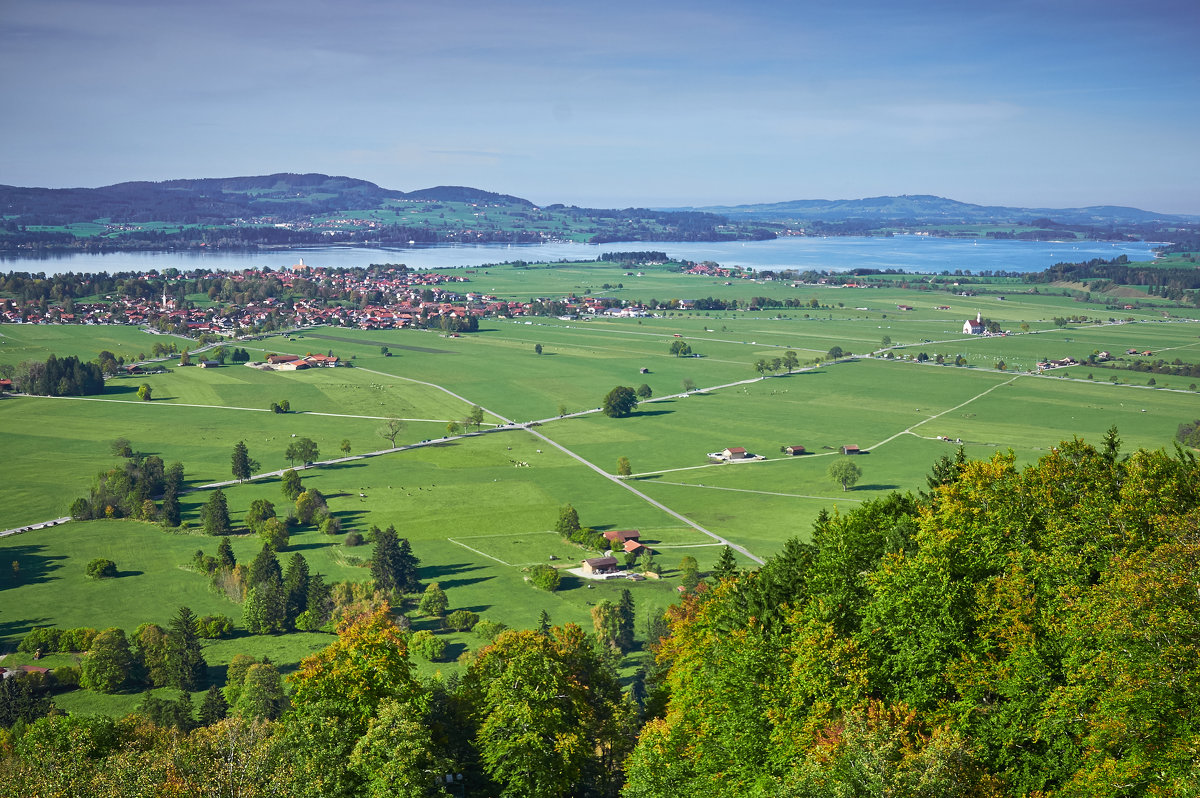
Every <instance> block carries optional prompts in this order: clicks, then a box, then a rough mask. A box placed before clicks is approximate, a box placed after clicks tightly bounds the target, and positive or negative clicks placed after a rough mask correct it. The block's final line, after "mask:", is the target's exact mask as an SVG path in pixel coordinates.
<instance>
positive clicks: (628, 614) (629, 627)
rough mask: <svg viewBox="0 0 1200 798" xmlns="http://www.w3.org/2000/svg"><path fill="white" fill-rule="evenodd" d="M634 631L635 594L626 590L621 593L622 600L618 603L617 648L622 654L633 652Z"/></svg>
mask: <svg viewBox="0 0 1200 798" xmlns="http://www.w3.org/2000/svg"><path fill="white" fill-rule="evenodd" d="M634 630H635V618H634V604H633V593H631V592H630V591H629V589H628V588H625V589H624V590H622V591H621V600H620V601H619V602H618V603H617V648H619V649H620V650H621V651H622V652H629V651H632V650H633V637H634Z"/></svg>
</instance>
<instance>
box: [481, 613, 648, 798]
mask: <svg viewBox="0 0 1200 798" xmlns="http://www.w3.org/2000/svg"><path fill="white" fill-rule="evenodd" d="M464 686H465V688H466V690H467V691H468V693H469V694H471V695H473V696H477V699H476V705H477V707H478V713H479V718H480V725H479V727H478V733H477V734H476V740H477V745H478V750H479V754H480V756H481V757H482V759H483V765H484V769H485V770H486V771H487V773H488V775H489V776H490V777H491V778H492V779H493V780H495V781H496V783H497V784H498V785H499V786H500V791H499V793H498V794H499V795H500V796H504V798H516V797H517V796H521V798H557V796H563V795H571V794H575V793H576V791H577V785H584V784H586V785H588V787H589V788H591V790H592V791H594V793H595V794H597V795H616V794H617V793H618V791H619V789H620V785H621V782H622V780H623V774H622V771H621V763H622V762H623V761H624V759H625V756H626V754H627V752H628V751H629V748H630V747H631V741H632V738H631V735H630V734H629V732H628V729H629V723H630V720H631V713H632V707H631V705H630V704H629V703H628V702H627V701H626V700H625V699H624V697H623V695H622V692H621V686H620V682H619V681H618V680H617V678H616V676H615V674H614V673H613V672H612V670H611V669H610V668H609V666H608V665H607V663H606V662H605V660H604V659H603V658H601V656H600V655H599V654H598V653H597V652H596V651H595V649H594V648H593V646H592V643H591V640H590V639H589V636H588V635H585V634H584V633H583V630H581V629H580V628H579V627H578V626H574V625H569V626H566V627H562V628H556V629H554V630H551V632H550V634H547V635H542V634H539V633H537V632H532V631H520V632H518V631H507V632H503V633H501V634H500V635H499V636H497V638H496V640H495V642H494V643H493V644H492V645H490V646H488V647H486V648H485V649H483V651H481V652H480V655H479V658H478V659H477V660H476V662H475V664H474V665H472V666H471V667H470V669H469V670H468V673H467V676H466V677H465V679H464Z"/></svg>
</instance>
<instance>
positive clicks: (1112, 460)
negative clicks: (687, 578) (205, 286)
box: [0, 430, 1200, 798]
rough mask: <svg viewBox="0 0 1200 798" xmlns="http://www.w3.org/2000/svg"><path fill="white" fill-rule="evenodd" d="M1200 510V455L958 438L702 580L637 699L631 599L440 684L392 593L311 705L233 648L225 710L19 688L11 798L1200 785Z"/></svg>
mask: <svg viewBox="0 0 1200 798" xmlns="http://www.w3.org/2000/svg"><path fill="white" fill-rule="evenodd" d="M1198 522H1200V468H1198V466H1197V463H1196V460H1195V457H1194V455H1193V454H1192V453H1191V452H1189V451H1186V450H1176V452H1175V453H1174V454H1173V455H1168V454H1167V453H1165V452H1163V451H1146V450H1139V451H1136V452H1133V453H1131V454H1126V453H1123V452H1122V451H1121V450H1120V442H1119V439H1118V438H1117V434H1116V431H1115V430H1112V431H1110V433H1109V435H1108V436H1107V438H1106V439H1105V440H1104V441H1103V442H1102V443H1101V444H1100V445H1099V446H1098V447H1094V446H1092V445H1089V444H1087V443H1084V442H1082V441H1079V440H1074V441H1068V442H1064V443H1062V444H1060V445H1059V446H1058V447H1057V448H1055V449H1053V450H1052V451H1051V453H1050V454H1047V455H1045V456H1044V457H1042V458H1041V460H1040V461H1038V462H1037V463H1036V464H1034V465H1031V466H1029V467H1027V468H1025V469H1018V468H1017V467H1016V465H1015V462H1014V458H1013V457H1012V456H1011V455H1005V454H997V455H995V456H994V457H992V458H991V459H989V460H979V461H968V460H966V459H965V458H963V457H961V456H960V457H959V458H957V459H955V458H949V457H945V458H943V459H942V460H941V461H939V462H938V463H936V464H935V465H934V467H933V470H932V472H931V474H930V475H929V478H928V490H927V491H923V492H922V493H921V494H920V495H915V496H914V495H901V494H893V495H891V496H889V497H887V498H885V499H880V500H875V501H871V502H867V503H865V504H863V505H862V506H861V507H858V508H856V509H854V510H852V511H849V512H847V513H845V514H838V513H834V514H822V516H821V517H820V518H819V519H818V521H817V523H816V526H815V529H814V530H813V535H812V542H811V543H803V542H800V540H799V539H798V538H797V539H794V540H793V541H791V542H790V543H789V544H788V545H787V546H786V547H785V549H784V551H783V552H782V553H781V554H780V555H778V556H776V557H774V558H772V559H771V560H769V561H768V562H767V564H766V565H765V566H764V567H762V568H761V569H760V570H758V571H755V572H741V573H737V572H734V573H731V574H728V575H726V576H724V578H715V577H714V578H710V581H709V582H708V583H705V584H702V585H701V586H699V587H698V588H697V589H696V590H694V591H693V592H691V593H690V594H689V595H687V596H686V597H684V598H683V600H682V601H681V603H680V604H678V605H675V606H674V607H673V608H672V609H671V610H670V611H669V612H668V614H667V618H666V619H665V620H666V623H662V624H659V623H655V622H653V621H652V626H653V627H655V628H654V633H653V634H651V635H650V638H651V640H656V641H657V642H655V643H654V644H653V648H654V649H655V652H656V657H655V662H654V664H653V665H652V667H650V668H649V669H647V671H645V672H643V673H640V674H639V675H638V677H637V678H636V679H635V680H634V683H633V684H632V685H630V686H629V687H628V689H623V688H622V685H621V682H620V681H619V680H618V678H617V676H616V673H615V671H614V669H613V665H612V662H613V658H612V656H611V650H612V649H611V648H610V646H611V643H612V641H613V639H614V636H615V635H618V634H619V633H620V630H613V629H608V628H607V627H606V623H607V622H608V620H607V616H606V615H605V614H604V613H600V614H597V615H596V620H597V623H596V627H597V628H596V633H595V634H592V632H591V630H583V629H580V628H579V627H577V626H574V625H565V626H562V627H551V626H549V625H548V624H546V625H544V626H543V628H541V629H537V630H529V631H520V630H510V631H504V632H502V633H500V634H499V635H498V636H497V637H496V638H495V640H494V642H493V643H492V644H491V645H489V646H486V647H484V648H483V649H482V650H480V651H479V652H478V653H477V654H475V655H474V656H473V658H472V660H471V661H470V663H469V664H468V667H467V669H466V672H465V676H463V677H462V678H461V679H460V678H457V677H456V678H451V679H446V680H439V679H433V680H430V681H427V682H422V681H420V680H419V679H417V678H416V677H415V675H414V671H413V667H412V665H411V664H410V662H409V655H408V651H409V647H410V637H409V634H408V633H407V631H406V630H404V629H401V628H400V627H399V626H397V625H396V624H395V623H394V622H393V620H392V618H393V616H392V615H391V614H390V613H389V612H388V611H387V608H386V607H385V608H384V609H381V610H378V611H376V612H374V613H373V614H367V615H364V616H362V617H360V618H359V619H357V620H355V621H352V622H349V623H347V625H345V626H344V627H343V629H342V631H341V633H340V635H339V637H338V640H337V641H336V642H335V643H334V644H333V645H331V646H330V647H329V648H327V649H326V650H324V651H323V652H321V653H319V654H317V655H315V656H313V657H310V658H309V659H307V660H305V661H304V663H302V665H301V667H300V669H299V670H298V671H297V672H296V673H294V674H292V675H291V676H289V677H288V679H287V681H288V682H289V683H290V690H289V693H290V695H289V696H287V697H285V696H284V694H283V693H282V691H281V690H280V689H279V688H280V680H279V675H278V672H277V671H275V669H274V668H273V666H272V665H271V664H270V663H269V662H241V663H237V667H234V666H231V667H230V671H229V677H228V683H227V684H226V686H225V689H224V691H223V693H222V694H221V695H220V696H218V692H219V691H217V690H216V689H213V690H212V691H210V698H211V700H209V699H206V701H205V703H204V706H203V707H202V708H201V712H200V720H199V721H197V719H196V717H195V716H194V715H193V714H192V708H191V706H190V704H188V705H187V706H186V707H183V709H182V710H181V709H180V708H179V707H176V708H174V709H172V708H169V707H165V706H163V705H161V704H160V705H157V706H156V707H151V709H154V710H155V711H152V712H148V713H146V714H149V715H152V716H154V717H156V719H157V723H156V722H154V721H151V720H149V719H147V718H146V717H145V716H143V715H131V716H129V717H127V718H124V719H120V720H113V719H111V718H106V717H87V716H79V715H72V716H64V715H61V714H56V713H54V712H53V710H52V708H51V707H50V706H49V705H48V702H47V701H46V700H45V699H44V698H43V697H41V696H39V695H38V694H37V692H36V690H33V689H25V691H24V692H22V693H20V694H18V692H17V691H16V690H14V689H13V688H12V687H11V686H10V683H14V680H12V679H10V680H8V681H7V682H6V686H5V692H4V698H5V701H6V703H5V709H6V711H9V712H16V713H17V714H19V715H20V719H18V720H16V722H15V723H14V724H13V725H12V726H11V728H10V729H9V730H8V731H0V758H2V759H0V794H3V795H14V796H16V795H22V796H43V795H45V796H49V795H98V796H99V795H139V796H140V795H214V796H216V795H245V796H253V795H327V796H356V795H366V796H385V795H386V796H427V795H480V796H483V795H489V796H490V795H499V796H513V797H514V798H515V797H516V796H522V797H525V796H616V795H623V796H626V798H643V797H646V798H649V797H650V796H654V797H655V798H670V797H671V796H691V795H696V794H705V795H720V796H764V797H765V796H779V797H780V798H782V797H784V796H788V797H792V796H795V797H796V798H799V796H858V795H863V796H866V795H928V796H955V795H962V796H975V795H978V796H992V795H997V796H998V795H1028V796H1038V795H1062V796H1111V795H1154V796H1185V795H1194V794H1195V789H1196V787H1195V785H1196V784H1197V783H1200V718H1198V717H1197V707H1200V666H1198V663H1200V536H1198V533H1197V526H1198ZM89 656H94V654H91V655H89ZM23 686H24V687H26V688H30V685H23ZM215 687H216V686H214V688H215ZM227 707H228V708H227ZM46 712H49V713H50V714H47V715H44V716H42V717H37V716H38V715H41V714H42V713H46ZM226 713H228V717H224V718H222V717H221V716H222V715H225V714H226ZM199 724H206V725H199ZM447 777H449V778H447Z"/></svg>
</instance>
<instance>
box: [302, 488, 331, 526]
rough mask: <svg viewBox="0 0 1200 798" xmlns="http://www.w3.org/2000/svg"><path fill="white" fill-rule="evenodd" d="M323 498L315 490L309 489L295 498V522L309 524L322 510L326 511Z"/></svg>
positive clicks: (326, 507)
mask: <svg viewBox="0 0 1200 798" xmlns="http://www.w3.org/2000/svg"><path fill="white" fill-rule="evenodd" d="M327 509H328V506H327V505H326V503H325V497H324V496H322V495H321V491H319V490H317V489H316V488H309V489H308V490H306V491H303V492H302V493H301V494H300V495H299V496H297V497H296V520H297V521H299V522H300V523H302V524H311V523H312V522H313V519H314V518H316V517H317V515H318V514H319V513H321V511H322V510H327Z"/></svg>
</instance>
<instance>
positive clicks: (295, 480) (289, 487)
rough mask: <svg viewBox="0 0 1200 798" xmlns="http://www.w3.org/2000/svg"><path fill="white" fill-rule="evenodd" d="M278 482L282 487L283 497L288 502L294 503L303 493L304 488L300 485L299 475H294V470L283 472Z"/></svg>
mask: <svg viewBox="0 0 1200 798" xmlns="http://www.w3.org/2000/svg"><path fill="white" fill-rule="evenodd" d="M280 482H281V483H282V487H283V495H284V497H285V498H287V500H288V501H290V502H294V501H296V497H297V496H299V495H300V494H301V493H302V492H303V491H304V488H303V487H301V485H300V475H299V474H297V473H296V471H295V469H291V468H289V469H288V470H287V471H284V472H283V476H282V477H280Z"/></svg>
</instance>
